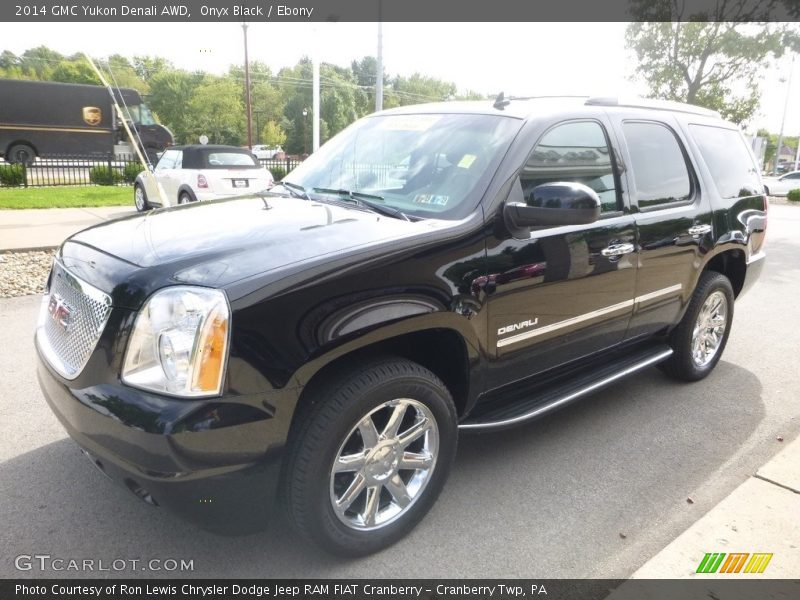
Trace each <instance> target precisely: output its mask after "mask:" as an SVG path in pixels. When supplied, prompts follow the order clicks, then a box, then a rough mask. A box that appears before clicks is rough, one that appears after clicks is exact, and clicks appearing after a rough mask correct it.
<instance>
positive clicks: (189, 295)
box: [122, 286, 230, 397]
mask: <svg viewBox="0 0 800 600" xmlns="http://www.w3.org/2000/svg"><path fill="white" fill-rule="evenodd" d="M229 322H230V310H229V309H228V301H227V299H226V297H225V294H224V293H223V292H221V291H219V290H212V289H208V288H201V287H189V286H176V287H170V288H166V289H164V290H161V291H160V292H157V293H155V294H154V295H153V296H151V297H150V299H149V300H148V301H147V302H146V303H145V305H144V307H142V309H141V311H139V315H138V316H137V317H136V322H135V324H134V326H133V334H132V335H131V339H130V341H129V342H128V350H127V352H126V353H125V364H124V365H123V367H122V381H123V382H125V383H126V384H128V385H131V386H134V387H138V388H142V389H145V390H152V391H154V392H161V393H167V394H171V395H175V396H192V397H197V396H217V395H219V393H220V391H221V389H222V377H223V375H224V371H225V361H226V358H227V355H228V330H229Z"/></svg>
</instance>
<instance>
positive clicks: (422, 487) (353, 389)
mask: <svg viewBox="0 0 800 600" xmlns="http://www.w3.org/2000/svg"><path fill="white" fill-rule="evenodd" d="M306 406H310V407H311V408H309V409H308V410H307V411H306V413H305V414H301V415H300V416H301V417H302V424H301V426H300V429H299V430H298V431H297V432H296V434H295V435H294V436H293V442H292V443H291V445H290V449H289V453H288V456H289V462H288V464H287V468H286V471H285V474H284V490H285V500H286V507H287V510H288V512H289V516H290V519H291V521H292V523H293V524H294V526H295V528H296V529H297V530H298V531H299V532H300V534H301V535H303V536H304V537H306V538H308V539H310V540H311V541H313V542H315V543H317V544H319V545H320V546H322V547H323V548H324V549H326V550H327V551H329V552H332V553H334V554H339V555H346V556H358V555H364V554H369V553H372V552H376V551H378V550H381V549H382V548H385V547H387V546H389V545H391V544H393V543H394V542H396V541H397V540H399V539H400V538H401V537H403V536H404V535H405V534H406V533H408V532H409V531H410V530H411V529H412V528H413V527H414V526H415V525H416V524H417V523H418V522H419V521H420V520H421V519H422V517H423V516H424V515H425V513H427V512H428V510H429V509H430V508H431V506H432V505H433V503H434V502H435V500H436V498H437V496H438V495H439V492H440V491H441V489H442V487H443V485H444V482H445V480H446V478H447V475H448V472H449V470H450V466H451V464H452V461H453V458H454V456H455V450H456V441H457V427H456V412H455V408H454V406H453V401H452V399H451V397H450V393H449V392H448V390H447V388H446V387H445V386H444V384H443V383H442V382H441V381H440V380H439V379H438V378H437V377H436V376H435V375H434V374H433V373H431V372H430V371H428V370H427V369H425V368H424V367H422V366H421V365H418V364H416V363H413V362H411V361H408V360H405V359H401V358H387V359H383V360H380V361H376V362H373V363H370V364H368V365H366V366H364V367H360V368H357V369H353V370H351V371H346V372H343V373H342V374H341V375H340V376H339V377H337V378H336V379H335V380H334V381H333V382H330V384H329V385H326V386H324V388H322V387H319V388H318V389H317V390H316V391H315V392H313V397H312V398H311V399H310V403H309V404H307V405H306Z"/></svg>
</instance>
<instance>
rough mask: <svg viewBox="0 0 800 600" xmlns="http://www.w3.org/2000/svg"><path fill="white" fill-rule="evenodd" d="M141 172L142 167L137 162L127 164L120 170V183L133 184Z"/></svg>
mask: <svg viewBox="0 0 800 600" xmlns="http://www.w3.org/2000/svg"><path fill="white" fill-rule="evenodd" d="M142 171H144V167H143V166H142V165H140V164H139V163H138V162H134V163H128V164H127V165H125V168H124V169H122V181H124V182H125V183H133V182H134V181H136V176H137V175H138V174H139V173H141V172H142Z"/></svg>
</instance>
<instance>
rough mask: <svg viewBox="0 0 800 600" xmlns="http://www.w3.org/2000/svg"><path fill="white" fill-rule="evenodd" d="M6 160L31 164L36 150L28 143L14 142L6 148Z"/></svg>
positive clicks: (34, 158)
mask: <svg viewBox="0 0 800 600" xmlns="http://www.w3.org/2000/svg"><path fill="white" fill-rule="evenodd" d="M6 160H7V161H8V162H10V163H12V164H13V163H20V164H23V165H25V166H28V167H29V166H31V165H32V164H33V161H34V160H36V151H35V150H34V149H33V148H32V147H31V146H29V145H28V144H14V145H13V146H11V148H9V149H8V153H7V154H6Z"/></svg>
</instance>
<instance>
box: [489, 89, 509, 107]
mask: <svg viewBox="0 0 800 600" xmlns="http://www.w3.org/2000/svg"><path fill="white" fill-rule="evenodd" d="M509 104H511V100H506V97H505V95H504V94H503V92H500V93H499V94H497V98H495V99H494V104H493V106H494V107H495V108H496V109H497V110H503V109H504V108H505V107H506V106H508V105H509Z"/></svg>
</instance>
